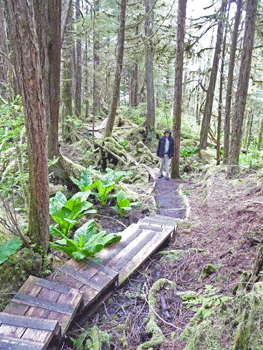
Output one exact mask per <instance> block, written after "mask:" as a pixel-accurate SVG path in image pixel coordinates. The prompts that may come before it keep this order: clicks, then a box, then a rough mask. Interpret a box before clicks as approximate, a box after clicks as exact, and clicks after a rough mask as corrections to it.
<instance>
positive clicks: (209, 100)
mask: <svg viewBox="0 0 263 350" xmlns="http://www.w3.org/2000/svg"><path fill="white" fill-rule="evenodd" d="M225 11H226V0H222V4H221V10H220V18H219V22H218V28H217V37H216V47H215V53H214V59H213V65H212V70H211V74H210V80H209V86H208V90H207V95H206V103H205V109H204V116H203V120H202V126H201V132H200V150H201V149H206V147H207V137H208V130H209V127H210V120H211V115H212V108H213V100H214V92H215V85H216V77H217V71H218V63H219V58H220V52H221V45H222V37H223V24H224V21H225V16H224V15H225Z"/></svg>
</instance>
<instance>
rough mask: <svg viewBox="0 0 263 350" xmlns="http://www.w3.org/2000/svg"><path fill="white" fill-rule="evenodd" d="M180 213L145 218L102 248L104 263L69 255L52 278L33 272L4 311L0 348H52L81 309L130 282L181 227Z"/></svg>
mask: <svg viewBox="0 0 263 350" xmlns="http://www.w3.org/2000/svg"><path fill="white" fill-rule="evenodd" d="M176 223H177V219H176V218H171V217H168V216H161V215H155V216H149V217H145V218H143V219H141V220H139V222H138V223H137V224H132V225H130V226H129V227H127V228H126V229H125V230H124V231H123V232H122V239H121V241H120V242H118V243H115V244H112V245H110V246H109V247H107V248H105V249H103V250H102V251H101V252H100V253H99V254H97V255H96V256H97V257H100V258H101V261H100V262H92V261H85V262H77V261H75V260H73V259H71V260H69V261H68V262H67V263H66V264H65V265H64V266H62V267H61V269H60V270H59V271H58V272H57V273H56V274H54V275H53V278H52V281H47V280H44V279H41V278H37V277H33V276H30V277H29V278H28V280H27V281H26V282H25V284H24V285H23V286H22V287H21V288H20V290H19V291H18V293H17V294H16V295H15V297H14V298H13V299H12V300H11V302H10V304H9V305H8V306H7V307H6V309H5V310H4V312H3V313H0V350H1V349H5V350H6V349H10V350H13V349H14V350H26V349H28V350H40V349H53V348H52V346H53V345H52V344H55V343H58V342H59V339H60V336H61V334H62V336H63V334H65V332H66V331H67V329H68V327H69V326H70V324H71V322H72V320H73V317H74V316H75V315H76V313H77V312H78V313H83V312H85V311H87V312H88V310H89V309H90V307H91V305H92V304H94V302H96V301H98V300H99V298H100V297H101V296H102V295H103V293H104V292H106V291H107V290H109V289H111V290H113V289H114V288H115V287H116V286H118V285H120V284H121V283H122V282H123V281H125V280H126V279H127V278H128V277H129V276H130V275H131V274H132V273H133V272H134V271H135V270H136V269H137V268H138V267H139V266H140V265H141V264H142V263H143V262H144V261H145V260H146V259H147V258H148V257H149V256H150V255H151V254H153V253H154V252H155V251H156V250H157V249H158V248H159V247H160V246H161V245H162V244H163V243H164V242H165V241H166V240H167V239H168V238H169V237H171V236H172V235H173V234H174V232H175V229H176Z"/></svg>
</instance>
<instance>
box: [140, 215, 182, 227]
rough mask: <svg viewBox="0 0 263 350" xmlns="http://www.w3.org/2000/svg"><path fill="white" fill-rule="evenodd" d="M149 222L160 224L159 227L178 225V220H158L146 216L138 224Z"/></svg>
mask: <svg viewBox="0 0 263 350" xmlns="http://www.w3.org/2000/svg"><path fill="white" fill-rule="evenodd" d="M146 223H149V224H150V225H155V226H159V227H174V226H175V225H176V220H174V221H173V222H171V221H168V220H167V221H166V220H161V219H160V220H157V219H154V220H153V219H152V218H151V217H149V218H148V217H145V218H143V219H140V220H139V222H138V224H139V225H140V224H146Z"/></svg>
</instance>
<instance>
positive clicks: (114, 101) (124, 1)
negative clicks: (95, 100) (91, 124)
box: [104, 0, 127, 137]
mask: <svg viewBox="0 0 263 350" xmlns="http://www.w3.org/2000/svg"><path fill="white" fill-rule="evenodd" d="M126 4H127V0H121V3H120V7H121V8H120V16H119V38H118V52H117V60H116V68H115V77H114V83H113V92H112V97H111V104H110V109H109V113H108V120H107V124H106V127H105V132H104V136H105V137H108V136H110V135H111V134H112V130H113V126H114V121H115V116H116V110H117V105H118V100H119V94H120V82H121V72H122V64H123V53H124V37H125V13H126Z"/></svg>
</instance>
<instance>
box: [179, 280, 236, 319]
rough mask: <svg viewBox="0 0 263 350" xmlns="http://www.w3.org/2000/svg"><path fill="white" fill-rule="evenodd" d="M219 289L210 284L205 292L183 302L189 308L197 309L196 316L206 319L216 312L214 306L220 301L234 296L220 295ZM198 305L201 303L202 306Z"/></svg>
mask: <svg viewBox="0 0 263 350" xmlns="http://www.w3.org/2000/svg"><path fill="white" fill-rule="evenodd" d="M218 292H219V289H218V288H213V286H212V285H210V284H208V285H206V286H205V292H204V294H201V295H199V296H198V297H197V298H193V299H189V300H187V301H184V302H183V304H184V305H185V306H186V307H187V308H191V309H192V310H193V311H196V312H197V313H196V316H195V317H196V318H199V319H205V318H206V317H208V316H210V315H212V314H213V312H214V308H215V307H216V306H218V305H219V304H220V303H223V302H226V301H229V300H231V299H233V298H232V297H228V296H223V295H218ZM198 305H201V307H200V306H199V307H198Z"/></svg>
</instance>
